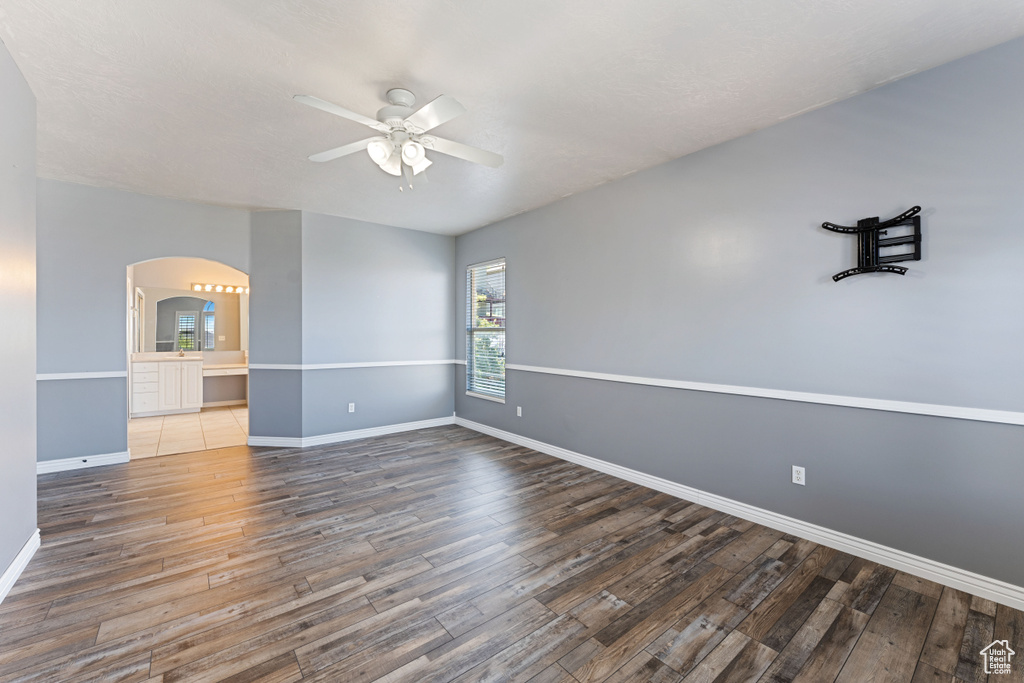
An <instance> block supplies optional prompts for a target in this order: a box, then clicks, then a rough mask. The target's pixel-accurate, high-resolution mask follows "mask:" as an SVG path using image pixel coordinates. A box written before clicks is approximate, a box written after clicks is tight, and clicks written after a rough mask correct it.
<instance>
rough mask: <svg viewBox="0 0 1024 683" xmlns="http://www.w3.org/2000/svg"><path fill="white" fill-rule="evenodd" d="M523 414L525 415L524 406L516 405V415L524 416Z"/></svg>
mask: <svg viewBox="0 0 1024 683" xmlns="http://www.w3.org/2000/svg"><path fill="white" fill-rule="evenodd" d="M522 416H523V407H522V406H516V417H522Z"/></svg>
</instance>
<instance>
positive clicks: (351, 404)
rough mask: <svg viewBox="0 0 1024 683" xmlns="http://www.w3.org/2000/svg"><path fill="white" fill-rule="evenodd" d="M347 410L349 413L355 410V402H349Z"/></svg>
mask: <svg viewBox="0 0 1024 683" xmlns="http://www.w3.org/2000/svg"><path fill="white" fill-rule="evenodd" d="M348 412H350V413H354V412H356V404H355V403H349V404H348Z"/></svg>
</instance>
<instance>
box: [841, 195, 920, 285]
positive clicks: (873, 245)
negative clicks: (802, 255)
mask: <svg viewBox="0 0 1024 683" xmlns="http://www.w3.org/2000/svg"><path fill="white" fill-rule="evenodd" d="M920 213H921V207H920V206H915V207H914V208H912V209H910V210H909V211H904V212H903V213H901V214H900V215H899V216H896V217H895V218H890V219H889V220H887V221H882V222H879V221H878V216H875V217H873V218H865V219H863V220H859V221H857V226H856V227H849V226H846V225H836V224H835V223H828V222H826V223H822V224H821V227H823V228H825V229H826V230H831V231H832V232H847V233H856V235H857V247H858V249H857V267H856V268H850V269H849V270H844V271H843V272H841V273H836V274H835V275H833V276H832V279H833V280H835V281H836V282H839V281H840V280H842V279H843V278H845V277H849V276H851V275H860V274H861V273H897V274H899V275H903V274H904V273H906V272H907V269H906V268H904V267H903V266H894V265H891V264H893V263H898V262H899V261H920V260H921V216H920V215H919V214H920ZM899 226H912V227H913V230H912V232H910V233H907V234H903V235H899V236H896V237H886V238H881V237H880V235H887V234H888V232H887V231H886V228H895V227H899ZM907 244H910V245H913V251H907V250H906V249H905V248H904V249H900V250H897V253H885V252H883V251H882V250H883V249H884V250H887V251H891V250H892V248H893V247H902V246H903V245H907Z"/></svg>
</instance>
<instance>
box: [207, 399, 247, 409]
mask: <svg viewBox="0 0 1024 683" xmlns="http://www.w3.org/2000/svg"><path fill="white" fill-rule="evenodd" d="M246 403H247V401H246V400H245V399H244V398H238V399H235V400H233V401H209V402H207V403H204V404H203V407H204V408H221V407H223V406H244V405H245V404H246Z"/></svg>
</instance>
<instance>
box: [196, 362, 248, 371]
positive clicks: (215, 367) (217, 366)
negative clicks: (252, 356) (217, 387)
mask: <svg viewBox="0 0 1024 683" xmlns="http://www.w3.org/2000/svg"><path fill="white" fill-rule="evenodd" d="M248 367H249V365H248V363H217V364H212V365H204V366H203V370H225V369H227V368H248Z"/></svg>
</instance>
